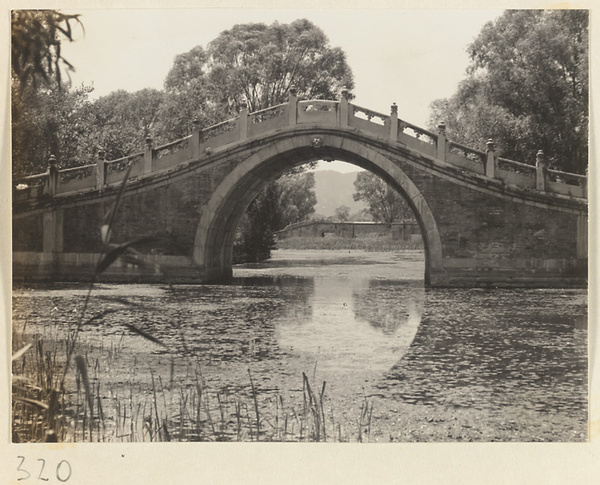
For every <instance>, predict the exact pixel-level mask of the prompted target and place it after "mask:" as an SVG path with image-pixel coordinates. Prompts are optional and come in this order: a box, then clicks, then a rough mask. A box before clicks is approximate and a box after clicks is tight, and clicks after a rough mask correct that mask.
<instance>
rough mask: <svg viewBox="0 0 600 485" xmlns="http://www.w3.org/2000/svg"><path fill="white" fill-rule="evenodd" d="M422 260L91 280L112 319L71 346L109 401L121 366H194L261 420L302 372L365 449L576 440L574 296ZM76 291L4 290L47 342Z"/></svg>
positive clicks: (387, 257)
mask: <svg viewBox="0 0 600 485" xmlns="http://www.w3.org/2000/svg"><path fill="white" fill-rule="evenodd" d="M423 264H424V263H423V255H422V253H420V252H415V251H410V252H404V253H398V254H393V253H362V252H358V251H356V252H351V253H348V254H346V253H344V254H341V253H332V252H327V251H325V252H319V251H307V252H291V251H288V252H276V254H275V256H274V258H273V260H272V261H270V262H269V263H267V264H260V265H248V266H244V267H238V268H236V269H235V273H234V275H235V278H234V281H233V282H232V284H231V285H226V286H217V285H208V286H178V287H175V289H174V290H170V289H169V288H168V287H166V286H164V287H163V286H160V285H110V284H100V285H98V286H97V287H96V288H95V290H94V292H93V294H92V299H91V304H90V305H91V306H90V313H91V314H93V313H94V312H97V311H100V310H101V309H106V308H113V309H115V310H118V311H115V312H114V313H111V314H109V315H108V316H107V317H106V319H105V320H104V321H103V322H102V323H100V322H99V323H97V324H96V325H91V326H88V327H87V328H86V329H85V330H84V332H83V333H82V336H81V342H82V345H86V346H88V347H86V348H95V349H98V350H99V353H98V354H97V355H100V360H104V361H106V362H108V361H110V366H108V367H109V368H110V370H106V371H104V372H103V371H102V370H100V371H99V375H97V376H96V378H97V379H98V380H99V381H100V382H107V381H108V382H109V383H111V384H110V385H111V392H112V393H113V395H115V394H118V393H119V392H120V391H119V386H120V385H125V384H124V383H126V382H127V379H126V378H125V376H126V375H130V374H131V369H132V366H133V367H135V368H136V371H135V375H136V377H135V379H138V380H139V381H140V382H141V381H144V380H146V381H147V380H148V370H149V369H150V370H152V371H153V372H156V373H157V374H160V373H161V372H162V375H163V376H164V379H165V381H166V380H167V378H168V374H169V371H168V368H169V365H170V366H171V370H170V373H171V380H173V374H175V376H176V377H181V381H182V382H185V378H184V377H183V376H184V375H188V374H190V372H191V371H190V361H191V360H193V361H194V362H196V363H197V364H198V365H200V366H201V368H202V376H203V378H204V379H205V381H206V384H207V386H208V387H209V388H210V389H213V390H215V391H216V392H221V393H226V394H228V395H230V394H232V393H236V395H242V396H246V397H250V396H251V395H252V394H251V391H250V389H251V388H250V383H249V376H251V378H252V379H253V384H254V386H255V391H256V393H257V395H258V396H259V398H260V400H261V401H260V402H261V405H264V406H265V411H264V412H265V413H266V414H268V411H267V410H268V409H269V406H271V407H272V405H273V402H274V401H275V400H277V399H278V398H280V397H281V398H285V400H286V402H291V403H293V402H296V401H297V400H299V399H301V398H302V393H303V378H302V374H303V373H305V374H306V375H307V377H308V379H309V380H310V382H311V383H312V385H313V387H315V388H318V389H321V386H322V383H323V382H325V383H326V391H325V393H326V396H327V401H326V403H327V408H328V413H331V416H332V418H331V419H332V420H335V421H337V422H338V423H344V426H345V428H344V429H346V430H350V429H351V428H352V427H354V428H360V425H358V424H356V423H357V422H358V421H360V419H361V413H362V412H363V411H364V409H365V405H369V404H370V405H372V416H370V423H369V436H368V439H369V440H370V441H532V440H535V441H538V440H539V441H581V440H585V439H586V436H587V435H586V433H587V431H586V430H587V384H586V383H587V370H586V369H587V333H586V313H587V297H586V292H585V291H584V290H547V289H546V290H537V289H527V290H523V289H518V290H507V289H503V290H478V289H428V290H426V289H425V288H424V287H423V281H422V275H423ZM85 292H86V289H85V287H83V286H78V285H58V284H56V285H53V286H51V287H44V288H36V289H17V290H16V291H15V292H14V298H13V305H14V318H15V322H16V323H17V324H18V325H22V324H23V323H24V322H27V326H28V331H29V332H32V333H42V334H45V335H46V338H48V336H49V335H50V336H52V335H54V336H55V338H56V340H60V337H59V335H60V332H61V328H63V327H64V326H65V325H66V324H68V322H74V320H75V316H74V315H76V312H74V310H75V309H76V308H78V307H79V308H80V305H81V302H82V300H83V297H84V295H85ZM123 323H133V324H135V325H136V326H137V327H138V328H140V329H143V330H144V331H145V332H147V333H150V334H152V335H153V336H154V337H156V338H158V339H159V340H160V341H161V342H163V343H164V344H165V347H161V346H159V345H156V344H155V343H152V342H149V341H148V340H145V339H144V338H142V337H140V336H139V335H136V334H133V333H131V332H129V331H127V330H126V329H125V327H124V326H123V325H121V324H123ZM109 342H110V343H109ZM109 346H110V347H111V348H112V349H114V348H117V347H119V346H120V348H121V349H126V350H127V352H122V353H121V354H120V358H118V359H117V358H115V357H114V352H113V353H110V352H109V353H108V354H106V352H104V353H102V352H103V351H106V349H108V348H109ZM111 352H112V351H111ZM138 366H139V369H138ZM97 367H100V368H101V366H97ZM129 379H130V377H129ZM140 389H141V388H140ZM121 391H122V392H124V391H123V390H121ZM295 400H296V401H295ZM165 404H166V402H165ZM266 414H265V415H266ZM371 417H372V419H371ZM328 419H329V418H328ZM355 431H356V430H355ZM348 433H349V434H348V436H349V439H352V438H351V437H350V434H351V433H350V431H348Z"/></svg>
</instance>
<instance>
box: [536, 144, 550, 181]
mask: <svg viewBox="0 0 600 485" xmlns="http://www.w3.org/2000/svg"><path fill="white" fill-rule="evenodd" d="M547 174H548V169H547V164H546V155H545V154H544V152H543V151H542V150H539V151H538V152H537V154H536V155H535V188H536V189H537V190H541V191H545V190H546V178H547Z"/></svg>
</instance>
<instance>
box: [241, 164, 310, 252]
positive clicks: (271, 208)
mask: <svg viewBox="0 0 600 485" xmlns="http://www.w3.org/2000/svg"><path fill="white" fill-rule="evenodd" d="M314 188H315V176H314V173H312V172H297V171H292V172H290V173H287V174H284V175H283V176H282V177H280V178H279V179H278V180H276V181H275V182H272V183H270V184H268V185H267V187H266V188H265V189H264V190H263V191H262V192H261V193H260V194H259V195H258V196H257V197H256V198H255V199H254V200H253V201H252V202H251V203H250V206H249V207H248V209H247V210H246V212H245V214H244V216H243V217H242V220H241V222H240V224H239V227H238V238H237V241H236V244H235V245H234V255H235V259H236V261H238V262H242V261H249V262H255V261H260V260H263V259H267V258H268V257H269V256H270V254H271V249H273V247H274V245H275V237H274V233H275V232H277V231H280V230H282V229H284V228H285V227H286V226H289V225H290V224H294V223H295V222H300V221H305V220H307V219H309V218H310V216H311V215H312V214H314V212H315V204H316V203H317V197H316V195H315V190H314Z"/></svg>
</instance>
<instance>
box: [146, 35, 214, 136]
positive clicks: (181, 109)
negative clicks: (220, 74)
mask: <svg viewBox="0 0 600 485" xmlns="http://www.w3.org/2000/svg"><path fill="white" fill-rule="evenodd" d="M207 60H208V55H207V54H206V51H205V50H204V48H203V47H202V46H196V47H194V48H193V49H191V50H190V51H188V52H185V53H183V54H179V55H178V56H176V57H175V61H174V62H173V67H171V69H170V70H169V73H168V74H167V77H166V79H165V83H164V87H165V94H164V99H163V101H162V104H161V107H160V110H159V113H158V116H157V123H156V126H155V129H154V135H155V136H156V137H157V139H159V140H160V141H161V142H167V141H173V140H177V139H179V138H183V137H184V136H187V135H189V134H190V132H191V130H192V126H193V122H194V121H198V122H199V123H200V124H201V126H204V127H206V126H210V125H212V124H216V123H218V122H219V121H223V116H221V117H219V116H218V115H217V113H216V108H215V106H216V104H215V102H214V100H213V99H212V97H211V93H210V92H209V89H208V79H207V76H206V71H207V69H208V67H207Z"/></svg>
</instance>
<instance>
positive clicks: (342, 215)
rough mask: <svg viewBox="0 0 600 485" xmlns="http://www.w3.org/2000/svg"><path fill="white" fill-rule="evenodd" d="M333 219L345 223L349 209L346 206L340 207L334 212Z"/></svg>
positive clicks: (348, 216) (348, 217)
mask: <svg viewBox="0 0 600 485" xmlns="http://www.w3.org/2000/svg"><path fill="white" fill-rule="evenodd" d="M333 219H334V220H336V221H341V222H345V221H347V220H349V219H350V207H348V206H347V205H341V206H339V207H338V208H337V209H336V210H335V214H334V215H333Z"/></svg>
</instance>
